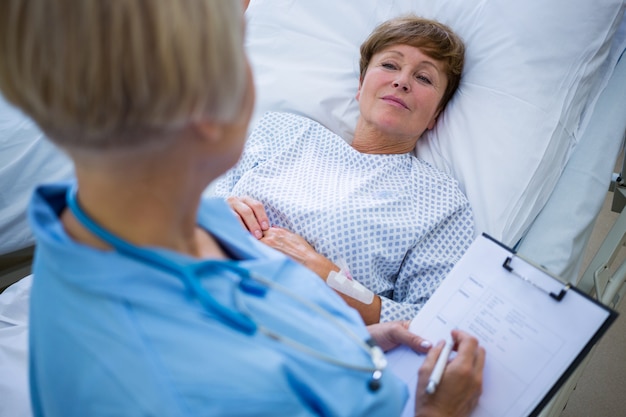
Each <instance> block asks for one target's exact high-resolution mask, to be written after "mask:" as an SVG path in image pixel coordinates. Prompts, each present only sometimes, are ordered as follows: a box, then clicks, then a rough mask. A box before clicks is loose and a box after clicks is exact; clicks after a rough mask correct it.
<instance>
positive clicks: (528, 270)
mask: <svg viewBox="0 0 626 417" xmlns="http://www.w3.org/2000/svg"><path fill="white" fill-rule="evenodd" d="M616 317H617V313H615V312H614V311H613V310H611V309H609V308H608V307H606V306H604V305H603V304H601V303H599V302H598V301H596V300H594V299H592V298H590V297H589V296H587V295H586V294H583V293H581V292H580V291H578V290H577V289H576V288H575V287H570V286H569V285H566V284H564V283H563V282H561V281H559V280H558V279H556V278H555V277H553V276H551V275H550V274H548V273H547V272H545V271H544V270H542V269H541V268H539V267H537V266H534V265H532V264H531V263H529V262H528V261H525V260H524V259H521V258H519V257H517V256H516V255H515V254H514V253H513V252H512V251H511V250H510V249H508V248H506V247H505V246H503V245H502V244H500V243H499V242H497V241H496V240H494V239H492V238H491V237H489V236H487V235H482V236H479V237H478V238H477V239H476V240H475V241H474V243H472V245H471V246H470V248H469V249H468V251H467V252H466V253H465V255H464V256H463V258H462V259H461V260H460V261H459V262H458V263H457V264H456V265H455V267H454V268H453V269H452V271H451V272H450V274H449V275H448V276H447V277H446V278H445V279H444V281H443V283H442V284H441V286H440V287H439V288H438V289H437V291H436V292H435V293H434V294H433V296H432V297H431V298H430V299H429V300H428V302H427V303H426V304H425V305H424V307H423V308H422V310H420V312H419V313H418V315H417V316H416V317H415V318H414V319H413V320H412V322H411V326H410V329H411V331H413V332H414V333H416V334H419V335H420V336H422V337H424V338H426V339H427V340H430V341H432V342H433V343H436V342H437V341H439V340H442V339H444V338H445V337H446V336H447V335H448V334H449V332H450V331H451V330H452V329H454V328H458V329H460V330H464V331H466V332H468V333H471V334H472V335H474V336H476V337H477V338H478V340H479V342H480V344H481V345H482V346H483V347H484V348H485V350H486V353H487V354H486V363H485V370H484V374H483V394H482V396H481V399H480V402H479V405H478V407H477V408H476V410H474V412H473V413H472V417H526V416H535V415H538V414H539V412H540V411H541V409H542V408H543V407H544V406H545V404H546V403H547V402H548V401H549V400H550V398H551V397H552V396H553V395H554V393H555V392H556V391H557V390H558V388H559V387H560V386H561V385H562V384H563V383H564V382H565V380H566V379H567V377H568V376H569V375H570V374H571V373H572V372H573V371H574V369H575V368H576V366H577V365H578V364H579V363H580V361H582V359H583V358H584V356H585V355H586V354H587V353H588V352H589V350H590V349H591V347H592V346H593V344H595V343H596V342H597V340H598V339H599V338H600V337H601V336H602V334H603V333H604V332H605V331H606V330H607V329H608V327H609V326H610V325H611V323H612V322H613V321H614V320H615V318H616ZM387 358H388V360H389V369H390V370H391V371H392V372H394V373H395V374H396V375H398V376H399V377H400V378H401V379H403V380H404V381H405V382H406V383H407V384H408V386H409V394H410V398H409V400H408V402H407V406H406V407H405V410H404V414H403V417H404V416H413V411H414V402H415V387H416V384H417V370H418V369H419V367H420V366H421V364H422V362H423V360H424V356H421V355H417V354H415V353H414V352H412V351H411V350H410V349H408V348H406V347H401V348H398V349H395V350H393V351H391V352H389V353H388V355H387Z"/></svg>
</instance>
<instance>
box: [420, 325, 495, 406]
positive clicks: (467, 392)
mask: <svg viewBox="0 0 626 417" xmlns="http://www.w3.org/2000/svg"><path fill="white" fill-rule="evenodd" d="M452 339H453V340H454V343H455V349H456V350H457V355H456V356H455V357H454V359H452V360H451V361H450V362H448V365H446V369H445V371H444V373H443V376H442V378H441V382H440V383H439V385H438V386H437V390H436V391H435V393H434V394H427V393H426V385H428V378H429V377H430V374H431V373H432V370H433V368H434V367H435V363H436V362H437V357H438V356H439V353H440V352H441V350H442V349H443V346H444V343H443V342H441V343H439V344H437V345H436V346H435V347H433V348H432V349H431V350H430V352H428V355H427V356H426V359H425V360H424V363H423V364H422V367H421V368H420V370H419V379H418V384H417V392H416V395H415V417H444V416H446V417H450V416H455V417H464V416H469V415H470V413H471V412H472V411H473V410H474V408H476V405H477V404H478V399H479V398H480V394H481V392H482V379H483V367H484V365H485V349H483V348H482V347H480V346H479V345H478V341H477V340H476V339H475V338H474V337H472V336H470V335H469V334H467V333H465V332H462V331H458V330H453V331H452Z"/></svg>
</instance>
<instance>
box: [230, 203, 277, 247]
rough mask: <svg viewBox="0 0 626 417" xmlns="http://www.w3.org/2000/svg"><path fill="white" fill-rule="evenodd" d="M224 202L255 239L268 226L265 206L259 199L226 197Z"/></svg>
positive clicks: (261, 235) (260, 236)
mask: <svg viewBox="0 0 626 417" xmlns="http://www.w3.org/2000/svg"><path fill="white" fill-rule="evenodd" d="M226 202H227V203H228V205H229V206H230V208H232V209H233V210H234V211H235V214H237V216H239V221H240V222H241V224H242V225H243V227H245V228H246V229H248V231H249V232H250V233H252V235H253V236H254V237H256V238H257V239H261V238H262V237H263V232H264V231H266V230H268V229H269V227H270V221H269V219H268V217H267V213H266V212H265V207H263V204H261V202H260V201H258V200H255V199H254V198H251V197H247V196H245V197H228V198H227V199H226Z"/></svg>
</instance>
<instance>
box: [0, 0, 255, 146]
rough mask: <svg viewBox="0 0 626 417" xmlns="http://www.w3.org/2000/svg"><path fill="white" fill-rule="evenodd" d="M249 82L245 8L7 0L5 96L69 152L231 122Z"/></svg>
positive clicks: (186, 2) (0, 36)
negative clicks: (209, 123) (200, 122)
mask: <svg viewBox="0 0 626 417" xmlns="http://www.w3.org/2000/svg"><path fill="white" fill-rule="evenodd" d="M246 80H247V77H246V58H245V56H244V51H243V15H242V2H241V1H234V0H54V1H51V0H0V90H2V93H3V94H4V96H5V98H6V99H7V100H8V101H10V102H11V103H13V104H15V105H16V106H18V107H20V108H21V109H22V110H23V111H24V112H25V113H27V114H28V115H29V116H31V117H32V118H33V119H34V120H35V121H36V122H37V124H38V125H39V126H40V127H41V128H42V129H43V130H44V131H45V132H46V133H47V134H48V136H50V137H51V138H52V140H53V141H55V142H56V143H57V144H59V145H61V146H63V147H77V148H83V149H104V148H110V147H119V146H126V145H140V144H142V143H144V142H145V141H146V140H149V138H154V137H158V136H159V134H160V133H164V132H170V131H175V130H177V129H180V128H182V127H184V126H186V125H187V124H188V123H189V122H190V121H193V120H198V119H204V120H210V121H220V122H229V121H232V120H234V118H235V117H236V116H237V114H238V112H239V110H240V108H241V105H242V100H243V97H244V92H245V89H247V88H253V87H252V86H249V85H247V84H246Z"/></svg>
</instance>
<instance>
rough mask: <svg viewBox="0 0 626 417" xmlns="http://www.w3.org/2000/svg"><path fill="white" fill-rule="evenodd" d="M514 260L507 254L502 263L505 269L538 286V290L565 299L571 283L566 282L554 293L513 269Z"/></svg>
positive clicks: (559, 299)
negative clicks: (512, 262)
mask: <svg viewBox="0 0 626 417" xmlns="http://www.w3.org/2000/svg"><path fill="white" fill-rule="evenodd" d="M512 260H513V257H512V256H507V258H506V259H505V260H504V263H503V264H502V267H503V268H504V269H506V270H507V271H509V272H510V273H511V274H513V275H515V276H516V277H518V278H519V279H521V280H522V281H525V282H527V283H529V284H530V285H532V286H533V287H535V288H537V289H538V290H540V291H543V292H545V293H546V294H548V295H549V296H550V297H552V298H554V299H555V300H556V301H561V300H562V299H563V297H565V294H566V293H567V290H569V288H570V286H571V285H570V284H565V285H564V286H563V288H561V291H559V293H558V294H556V293H554V292H552V291H548V290H546V289H545V288H542V287H540V286H539V285H537V284H536V283H535V282H533V281H531V280H530V279H528V278H526V277H525V276H523V275H522V274H520V273H518V272H517V271H515V270H514V269H513V267H512V266H511V261H512Z"/></svg>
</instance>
